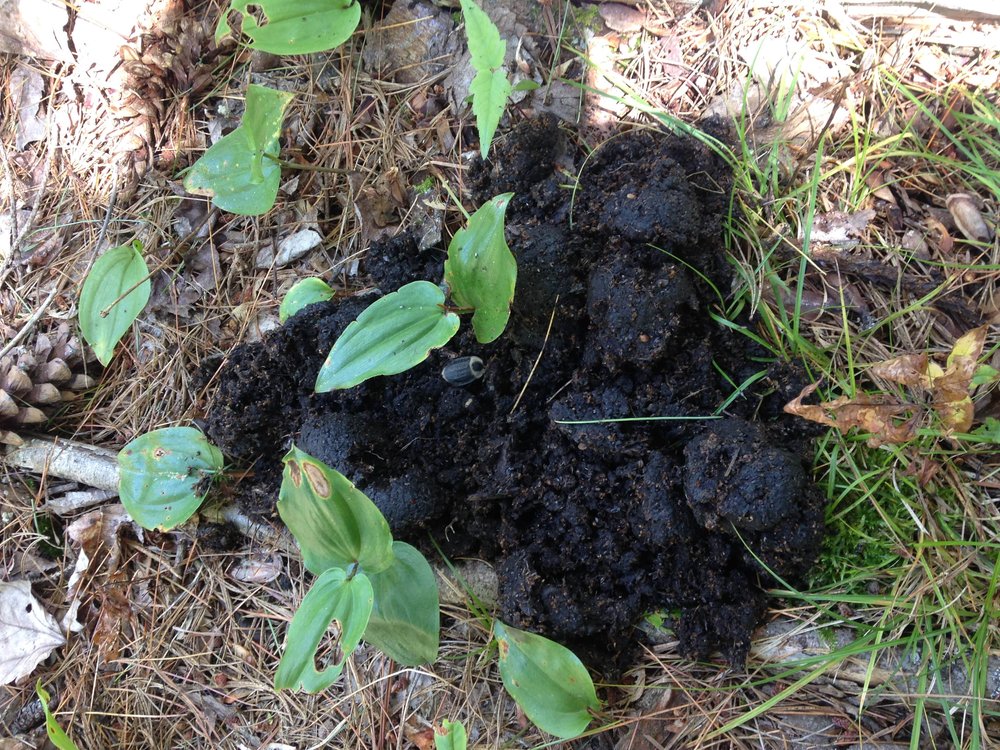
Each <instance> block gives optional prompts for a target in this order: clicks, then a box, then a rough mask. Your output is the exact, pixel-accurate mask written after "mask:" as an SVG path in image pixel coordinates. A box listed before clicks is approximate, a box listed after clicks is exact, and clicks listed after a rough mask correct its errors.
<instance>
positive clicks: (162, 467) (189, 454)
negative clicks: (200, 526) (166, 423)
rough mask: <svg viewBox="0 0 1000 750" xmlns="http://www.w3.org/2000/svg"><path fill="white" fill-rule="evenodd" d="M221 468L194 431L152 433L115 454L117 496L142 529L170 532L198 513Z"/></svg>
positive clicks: (212, 448) (212, 450)
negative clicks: (116, 459)
mask: <svg viewBox="0 0 1000 750" xmlns="http://www.w3.org/2000/svg"><path fill="white" fill-rule="evenodd" d="M223 463H224V461H223V457H222V453H220V452H219V449H218V448H216V447H215V446H214V445H212V444H211V443H210V442H209V441H208V439H207V438H206V437H205V436H204V435H203V434H202V433H201V431H200V430H196V429H195V428H194V427H164V428H163V429H159V430H153V431H152V432H147V433H146V434H145V435H140V436H139V437H137V438H136V439H135V440H133V441H132V442H131V443H129V444H128V445H126V446H125V447H124V448H122V450H121V452H120V453H119V454H118V473H119V480H118V494H119V496H120V498H121V501H122V505H124V506H125V510H127V511H128V514H129V515H130V516H132V518H133V520H135V522H136V523H138V524H139V525H140V526H142V527H143V528H147V529H156V528H158V529H163V530H167V529H172V528H174V527H175V526H178V525H180V524H182V523H184V522H185V521H186V520H188V519H189V518H190V517H191V516H192V515H193V514H194V512H195V511H196V510H198V507H199V506H200V505H201V502H202V500H204V499H205V495H206V494H208V490H209V487H210V485H211V480H212V479H213V478H214V477H215V475H216V474H218V473H219V472H220V471H222V467H223Z"/></svg>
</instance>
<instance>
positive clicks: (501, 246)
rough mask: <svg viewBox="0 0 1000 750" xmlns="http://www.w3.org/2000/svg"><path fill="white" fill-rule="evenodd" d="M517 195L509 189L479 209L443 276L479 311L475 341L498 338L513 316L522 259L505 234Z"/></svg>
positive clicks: (459, 299) (456, 241)
mask: <svg viewBox="0 0 1000 750" xmlns="http://www.w3.org/2000/svg"><path fill="white" fill-rule="evenodd" d="M513 197H514V194H513V193H504V194H503V195H498V196H496V197H495V198H491V199H490V200H489V201H487V202H486V203H484V204H483V205H482V206H480V207H479V210H478V211H476V212H475V213H474V214H472V216H471V217H470V218H469V224H468V226H467V227H466V228H465V229H460V230H459V231H457V232H455V236H454V237H452V239H451V243H450V244H449V245H448V259H447V260H446V261H445V262H444V280H445V283H446V284H448V287H449V289H451V296H452V297H453V298H454V300H455V302H456V303H457V304H459V305H461V306H462V307H471V308H473V309H475V313H474V314H473V316H472V329H473V330H474V331H475V332H476V340H477V341H479V342H480V343H482V344H488V343H489V342H491V341H493V340H495V339H496V338H497V337H498V336H499V335H500V334H501V333H503V331H504V328H506V327H507V320H508V318H510V305H511V302H513V300H514V286H515V285H516V283H517V261H516V260H514V256H513V254H511V252H510V248H509V247H507V240H506V238H505V237H504V232H503V228H504V213H505V212H506V210H507V204H508V203H510V199H511V198H513Z"/></svg>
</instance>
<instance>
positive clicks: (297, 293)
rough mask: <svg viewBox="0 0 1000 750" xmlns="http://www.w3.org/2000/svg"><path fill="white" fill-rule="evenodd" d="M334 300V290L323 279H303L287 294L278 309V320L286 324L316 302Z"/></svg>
mask: <svg viewBox="0 0 1000 750" xmlns="http://www.w3.org/2000/svg"><path fill="white" fill-rule="evenodd" d="M329 299H333V289H331V288H330V285H329V284H327V283H326V282H325V281H323V279H316V278H312V279H302V281H299V282H297V283H296V284H295V285H294V286H293V287H292V288H291V289H289V290H288V292H287V294H285V298H284V299H283V300H281V306H280V307H279V308H278V320H279V321H281V322H282V323H284V322H285V321H286V320H288V319H289V318H290V317H292V316H293V315H295V313H297V312H298V311H299V310H301V309H303V308H305V307H309V305H311V304H313V303H314V302H325V301H326V300H329Z"/></svg>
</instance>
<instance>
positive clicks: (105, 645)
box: [91, 571, 133, 665]
mask: <svg viewBox="0 0 1000 750" xmlns="http://www.w3.org/2000/svg"><path fill="white" fill-rule="evenodd" d="M128 591H129V583H128V581H127V580H126V579H125V575H124V573H123V571H117V572H116V573H114V574H112V575H111V576H110V578H109V579H108V581H107V583H106V584H104V585H103V586H102V587H101V588H100V590H99V591H97V593H96V595H95V597H94V598H95V600H96V603H97V604H98V605H99V608H98V610H97V623H96V624H95V625H94V633H93V635H92V636H91V643H93V645H94V646H96V647H97V654H98V664H100V665H104V664H108V663H110V662H113V661H115V660H117V659H118V657H119V656H120V654H121V644H122V642H123V640H126V639H127V638H128V637H129V636H130V635H131V633H130V631H131V625H132V615H133V612H132V603H131V602H130V601H129V597H128Z"/></svg>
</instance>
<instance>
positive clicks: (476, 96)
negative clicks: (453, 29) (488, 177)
mask: <svg viewBox="0 0 1000 750" xmlns="http://www.w3.org/2000/svg"><path fill="white" fill-rule="evenodd" d="M461 2H462V15H463V16H464V17H465V34H466V36H467V37H468V40H469V54H470V55H471V56H472V67H473V68H475V70H476V76H475V78H473V79H472V84H471V85H470V86H469V92H470V93H471V94H472V113H473V114H474V115H475V116H476V129H477V130H478V131H479V153H480V155H481V156H482V157H483V159H485V158H486V156H487V154H489V151H490V144H491V143H492V142H493V135H494V134H495V133H496V130H497V126H498V125H499V124H500V118H501V117H502V116H503V110H504V107H505V106H507V98H508V97H509V96H510V94H511V91H512V89H511V85H510V81H509V80H507V73H506V72H505V71H504V68H503V63H504V56H505V54H506V52H507V45H506V44H505V43H504V40H503V39H501V38H500V31H499V30H498V29H497V27H496V25H495V24H494V23H493V21H491V20H490V17H489V16H488V15H486V13H485V12H484V11H483V10H482V8H480V7H479V6H478V5H476V4H475V3H474V2H473V0H461Z"/></svg>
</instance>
